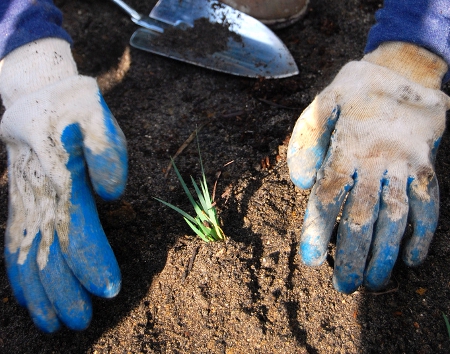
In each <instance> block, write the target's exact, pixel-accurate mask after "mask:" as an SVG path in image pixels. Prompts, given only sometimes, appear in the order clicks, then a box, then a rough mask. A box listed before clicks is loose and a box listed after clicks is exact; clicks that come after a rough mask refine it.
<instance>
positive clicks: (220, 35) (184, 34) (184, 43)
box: [152, 18, 242, 58]
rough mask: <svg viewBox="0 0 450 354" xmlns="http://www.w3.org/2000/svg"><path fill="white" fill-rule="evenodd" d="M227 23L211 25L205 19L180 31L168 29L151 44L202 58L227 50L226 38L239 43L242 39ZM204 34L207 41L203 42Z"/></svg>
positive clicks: (178, 29) (173, 28) (172, 28)
mask: <svg viewBox="0 0 450 354" xmlns="http://www.w3.org/2000/svg"><path fill="white" fill-rule="evenodd" d="M229 27H230V25H229V23H227V22H226V21H225V22H223V23H217V22H215V23H212V22H210V21H209V20H208V19H207V18H199V19H197V20H195V21H194V27H187V28H185V29H181V28H178V27H170V28H168V29H166V30H164V33H162V34H161V35H158V36H155V39H154V40H153V41H152V44H153V45H155V46H157V47H158V46H160V47H168V48H176V49H177V51H178V52H179V53H181V54H184V53H187V54H188V55H190V56H192V55H193V56H194V57H200V58H204V57H206V56H208V55H210V54H213V53H216V52H222V51H225V50H227V49H228V38H229V37H230V38H232V39H233V40H234V41H235V42H237V43H241V42H242V38H241V36H240V35H238V34H237V33H235V32H232V31H230V30H229ZM205 33H206V34H207V37H208V40H207V41H205V40H204V39H205Z"/></svg>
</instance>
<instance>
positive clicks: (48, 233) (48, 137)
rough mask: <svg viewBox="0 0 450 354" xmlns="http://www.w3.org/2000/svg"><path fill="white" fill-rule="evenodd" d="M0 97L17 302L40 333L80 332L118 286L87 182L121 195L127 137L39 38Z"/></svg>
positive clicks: (65, 51)
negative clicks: (100, 300)
mask: <svg viewBox="0 0 450 354" xmlns="http://www.w3.org/2000/svg"><path fill="white" fill-rule="evenodd" d="M0 94H1V96H2V100H3V104H4V106H5V108H6V111H5V114H4V116H3V118H2V121H1V123H0V137H1V139H2V140H3V141H4V142H5V143H6V147H7V152H8V170H9V175H8V176H9V177H8V178H9V217H8V224H7V229H6V237H5V258H6V265H7V272H8V276H9V279H10V282H11V286H12V289H13V292H14V295H15V297H16V298H17V300H18V301H19V303H20V304H21V305H23V306H26V307H27V308H28V310H29V312H30V315H31V317H32V318H33V321H34V323H35V324H36V325H37V326H38V327H39V328H40V329H42V330H43V331H46V332H53V331H55V330H56V329H58V327H59V326H60V323H61V322H63V323H64V324H65V325H66V326H68V327H69V328H71V329H76V330H81V329H84V328H86V327H87V326H88V325H89V322H90V319H91V316H92V306H91V301H90V297H89V295H88V293H92V294H95V295H97V296H102V297H112V296H115V295H116V294H117V293H118V292H119V289H120V285H121V276H120V270H119V267H118V265H117V262H116V259H115V257H114V254H113V251H112V249H111V247H110V245H109V243H108V241H107V239H106V236H105V234H104V232H103V229H102V227H101V225H100V221H99V218H98V215H97V210H96V208H95V202H94V198H93V195H92V192H91V187H90V182H91V183H92V186H93V187H94V189H95V191H96V192H97V193H98V194H99V195H100V196H101V197H102V198H104V199H106V200H109V199H114V198H117V197H118V196H119V195H120V194H121V193H122V191H123V189H124V185H125V181H126V174H127V155H126V145H125V144H126V143H125V137H124V135H123V133H122V131H121V130H120V128H119V126H118V125H117V122H116V121H115V119H114V117H113V116H112V114H111V112H110V111H109V109H108V107H107V106H106V104H105V102H104V100H103V98H102V96H101V94H100V92H99V89H98V86H97V83H96V81H95V80H94V79H92V78H88V77H83V76H79V75H78V74H77V69H76V65H75V62H74V61H73V58H72V54H71V52H70V47H69V44H68V43H67V42H65V41H63V40H60V39H54V38H47V39H41V40H39V41H37V42H32V43H29V44H27V45H24V46H22V47H20V48H18V49H16V50H14V51H13V52H11V53H10V54H8V55H7V56H6V57H5V58H4V59H3V60H2V61H1V62H0ZM88 172H89V177H90V181H89V179H88V175H87V173H88Z"/></svg>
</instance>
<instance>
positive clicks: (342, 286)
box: [288, 42, 450, 293]
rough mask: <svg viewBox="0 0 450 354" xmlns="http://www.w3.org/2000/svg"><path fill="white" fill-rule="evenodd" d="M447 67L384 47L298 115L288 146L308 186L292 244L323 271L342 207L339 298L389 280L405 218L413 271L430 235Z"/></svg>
mask: <svg viewBox="0 0 450 354" xmlns="http://www.w3.org/2000/svg"><path fill="white" fill-rule="evenodd" d="M447 69H448V68H447V64H446V63H445V62H444V61H443V60H442V59H441V58H439V57H438V56H436V55H434V54H432V53H430V52H428V51H426V50H425V49H422V48H419V47H417V46H414V45H412V44H406V43H400V42H389V43H384V44H383V45H381V46H380V47H379V48H378V49H376V50H375V51H374V52H372V53H370V54H367V55H366V56H364V58H363V59H362V60H361V61H359V62H350V63H348V64H347V65H345V66H344V67H343V68H342V69H341V71H340V72H339V73H338V75H337V76H336V78H335V79H334V81H333V82H332V83H331V84H330V85H329V86H328V87H327V88H326V89H325V90H324V91H323V92H321V93H320V94H319V95H318V96H317V97H316V98H315V100H314V101H313V102H312V103H311V105H310V106H309V107H308V108H306V110H305V111H304V112H303V113H302V115H301V116H300V118H299V120H298V121H297V123H296V125H295V128H294V131H293V133H292V137H291V140H290V143H289V149H288V165H289V169H290V175H291V179H292V181H293V182H294V183H295V184H296V185H297V186H299V187H300V188H303V189H308V188H311V187H313V188H312V191H311V195H310V199H309V203H308V208H307V210H306V214H305V218H304V223H303V230H302V235H301V241H300V254H301V257H302V260H303V262H304V263H306V264H308V265H312V266H316V265H319V264H321V263H322V262H323V261H324V260H325V258H326V252H327V245H328V243H329V240H330V236H331V233H332V230H333V227H334V224H335V222H336V217H337V216H338V213H339V211H340V209H341V207H342V206H344V208H343V214H342V217H341V220H340V224H339V230H338V236H337V245H336V256H335V269H334V275H333V284H334V286H335V288H336V289H337V290H339V291H341V292H344V293H351V292H353V291H355V290H356V289H357V288H358V286H360V285H361V284H363V283H364V285H365V286H367V287H368V288H369V289H374V290H376V289H380V288H382V287H383V286H385V285H386V283H387V282H388V281H389V278H390V274H391V271H392V268H393V266H394V263H395V261H396V259H397V255H398V251H399V245H400V241H401V239H402V236H403V234H404V231H405V227H406V224H407V218H408V215H409V218H410V222H411V223H412V226H413V228H414V232H413V235H412V237H411V239H410V240H408V241H407V243H406V245H405V248H404V253H403V259H404V261H405V262H406V264H408V265H411V266H413V265H417V264H419V263H420V262H422V261H423V260H424V258H425V257H426V255H427V252H428V247H429V245H430V242H431V239H432V236H433V234H434V231H435V229H436V225H437V220H438V208H439V191H438V184H437V180H436V176H435V173H434V166H433V165H434V159H435V156H436V150H437V147H438V145H439V142H440V138H441V136H442V133H443V131H444V127H445V113H446V110H448V109H450V98H449V97H447V96H446V95H445V94H444V93H443V92H441V91H440V90H439V88H440V86H441V81H442V78H443V75H444V74H445V73H446V72H447Z"/></svg>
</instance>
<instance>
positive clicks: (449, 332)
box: [442, 313, 450, 338]
mask: <svg viewBox="0 0 450 354" xmlns="http://www.w3.org/2000/svg"><path fill="white" fill-rule="evenodd" d="M442 316H444V321H445V326H446V327H447V333H448V337H449V338H450V323H449V322H448V318H447V316H445V313H442Z"/></svg>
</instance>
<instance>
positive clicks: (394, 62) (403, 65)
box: [363, 42, 448, 89]
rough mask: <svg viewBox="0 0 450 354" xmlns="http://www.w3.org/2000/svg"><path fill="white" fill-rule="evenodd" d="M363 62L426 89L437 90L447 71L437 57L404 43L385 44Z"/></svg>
mask: <svg viewBox="0 0 450 354" xmlns="http://www.w3.org/2000/svg"><path fill="white" fill-rule="evenodd" d="M363 60H364V61H367V62H370V63H372V64H376V65H380V66H383V67H385V68H388V69H390V70H393V71H395V72H397V73H398V74H400V75H402V76H404V77H406V78H408V79H409V80H411V81H414V82H416V83H418V84H421V85H423V86H425V87H428V88H433V89H439V88H440V87H441V85H442V79H443V77H444V75H445V74H446V72H447V71H448V65H447V63H446V62H445V61H444V60H443V59H442V58H441V57H440V56H438V55H436V54H434V53H432V52H430V51H428V50H426V49H424V48H422V47H419V46H417V45H414V44H411V43H405V42H385V43H382V44H381V45H380V46H379V47H378V48H377V49H375V50H374V51H373V52H370V53H368V54H366V55H365V56H364V58H363Z"/></svg>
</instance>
